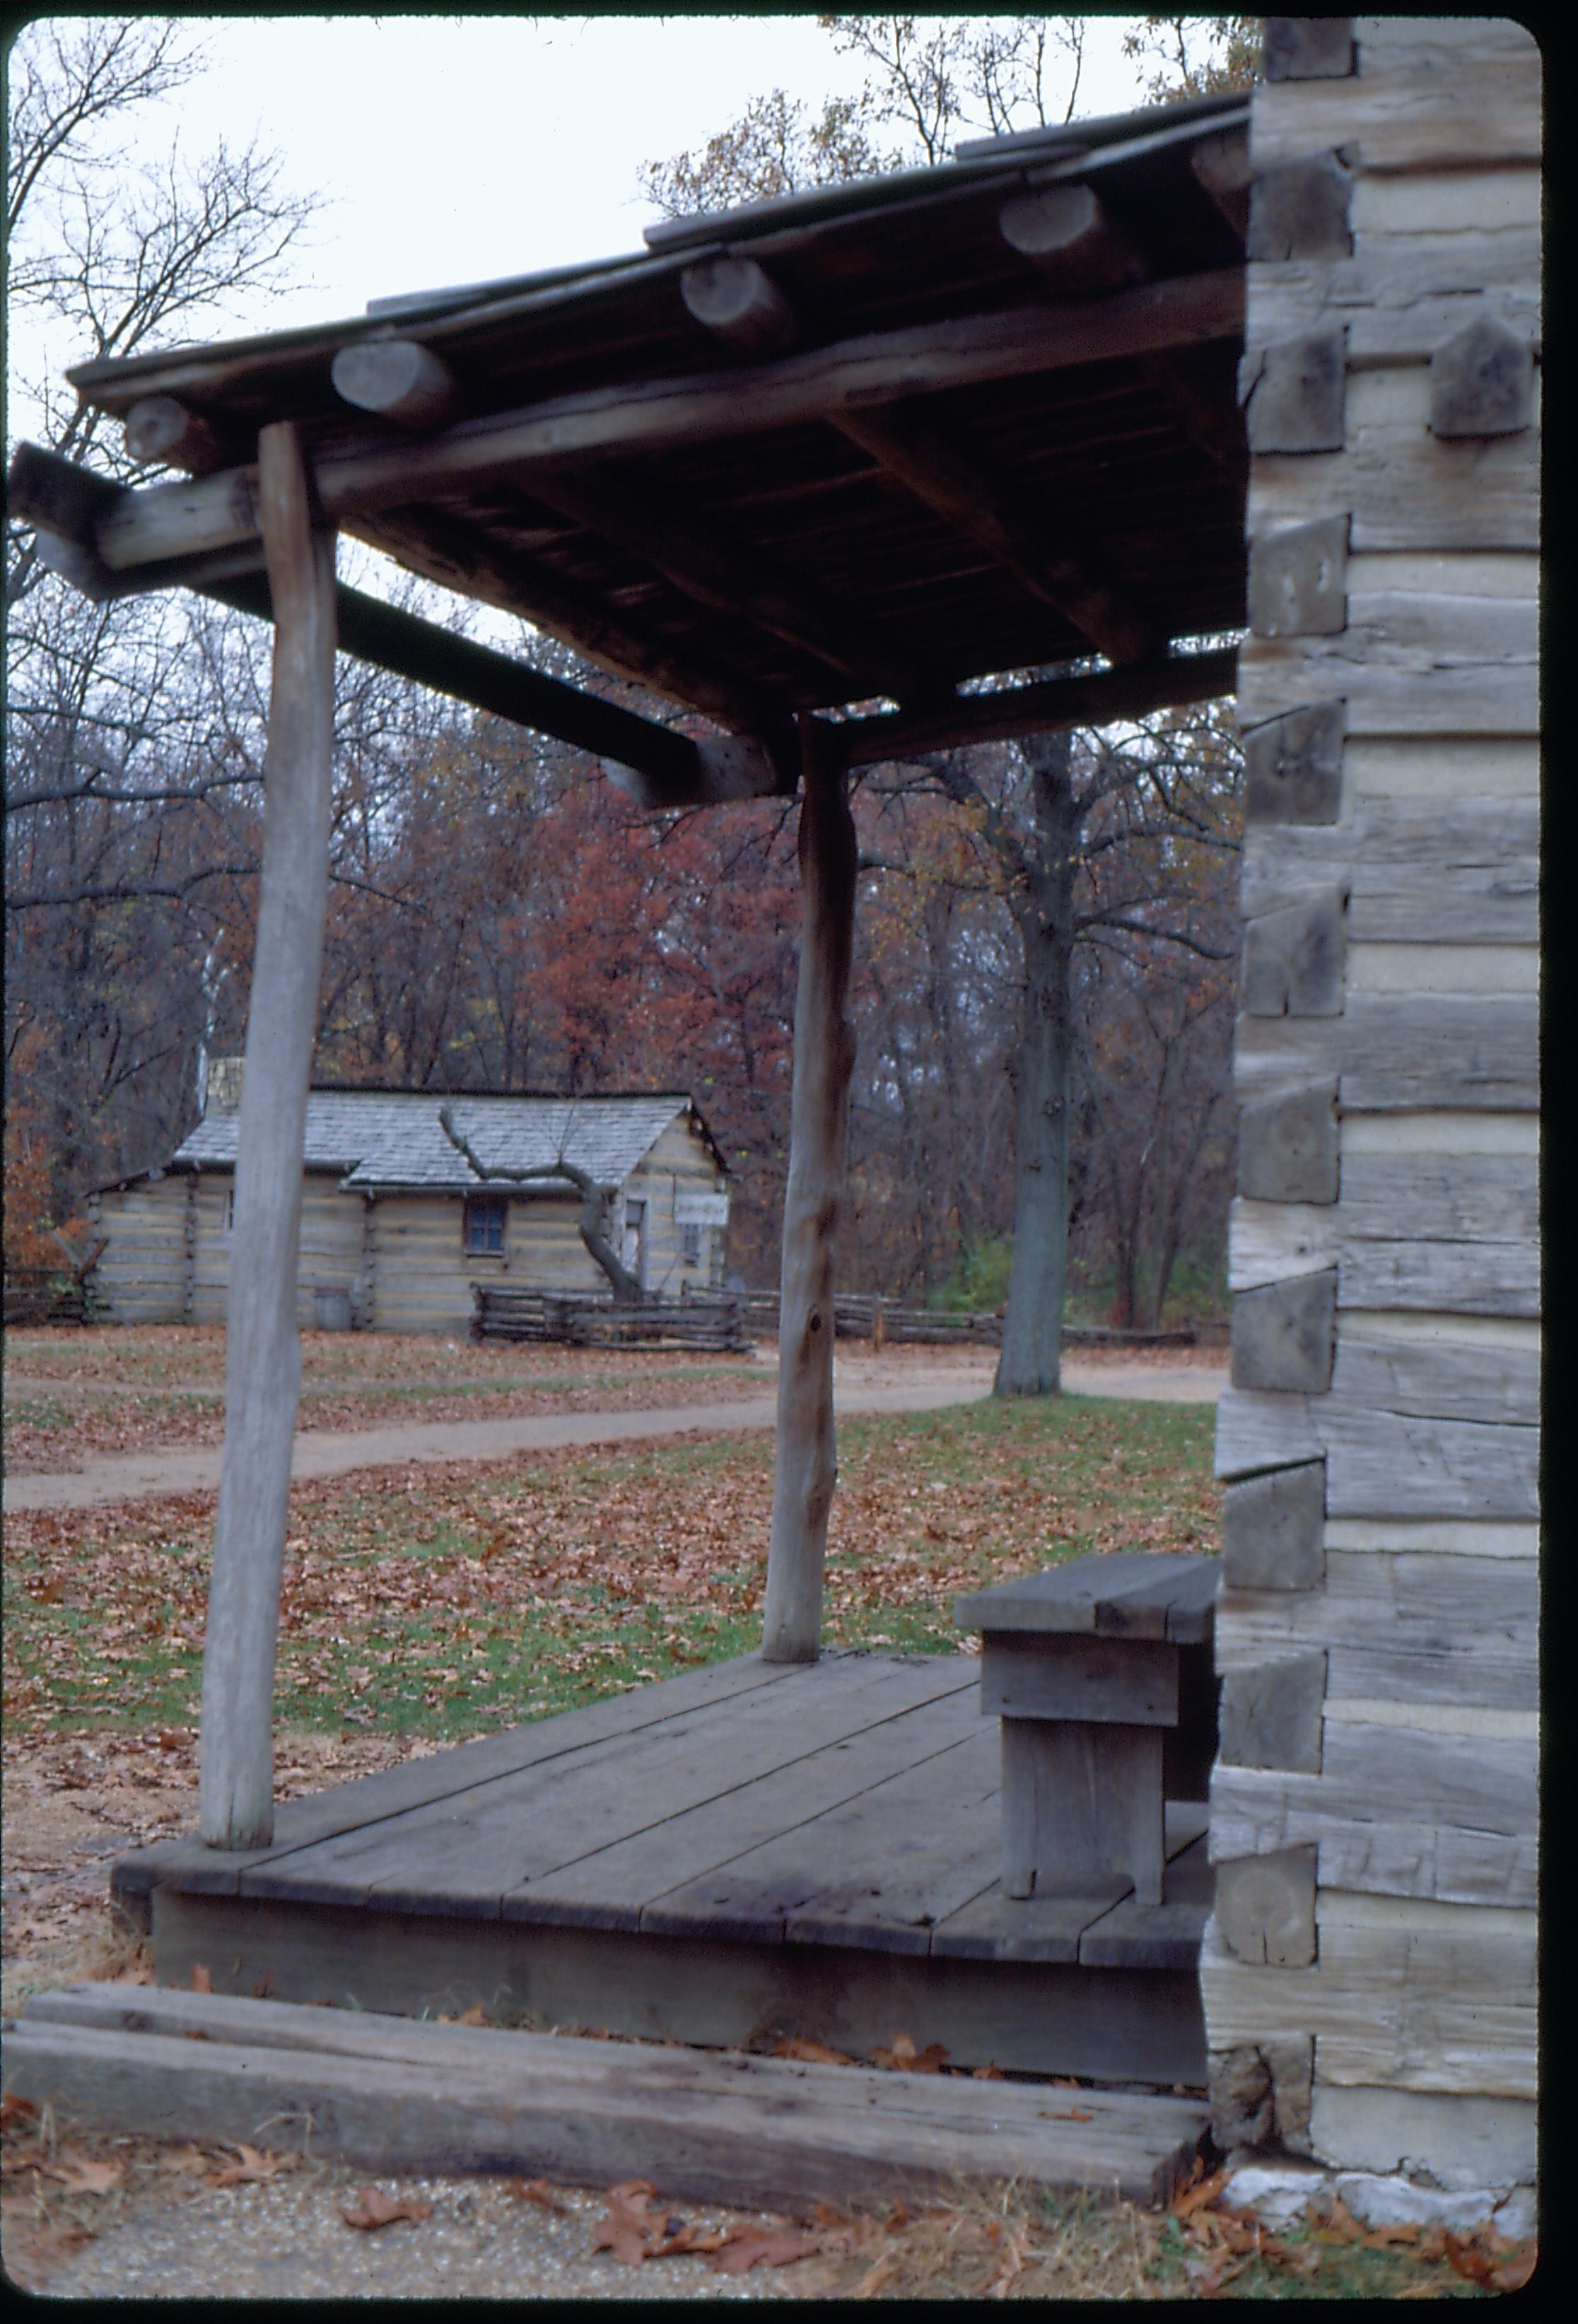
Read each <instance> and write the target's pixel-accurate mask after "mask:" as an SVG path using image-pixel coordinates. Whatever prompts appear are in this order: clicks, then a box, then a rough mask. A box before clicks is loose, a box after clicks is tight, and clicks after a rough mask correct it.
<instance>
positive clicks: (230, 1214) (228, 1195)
mask: <svg viewBox="0 0 1578 2324" xmlns="http://www.w3.org/2000/svg"><path fill="white" fill-rule="evenodd" d="M234 1227H235V1187H234V1186H226V1189H225V1231H226V1234H229V1233H230V1232H231V1231H232V1229H233V1228H234Z"/></svg>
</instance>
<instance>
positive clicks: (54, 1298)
mask: <svg viewBox="0 0 1578 2324" xmlns="http://www.w3.org/2000/svg"><path fill="white" fill-rule="evenodd" d="M102 1250H104V1244H103V1243H102V1242H100V1243H99V1244H98V1245H97V1248H96V1249H95V1250H94V1251H93V1252H92V1254H91V1255H90V1256H89V1257H88V1259H84V1260H83V1261H82V1262H81V1264H80V1265H76V1266H59V1267H8V1268H6V1269H5V1292H4V1306H3V1310H0V1317H3V1320H4V1321H5V1323H92V1322H93V1320H94V1318H95V1315H96V1314H97V1312H98V1302H97V1300H96V1298H95V1295H94V1291H93V1287H92V1286H91V1284H90V1283H89V1281H88V1277H89V1276H90V1275H91V1273H92V1271H93V1267H94V1263H95V1261H96V1260H97V1259H98V1257H99V1254H100V1252H102Z"/></svg>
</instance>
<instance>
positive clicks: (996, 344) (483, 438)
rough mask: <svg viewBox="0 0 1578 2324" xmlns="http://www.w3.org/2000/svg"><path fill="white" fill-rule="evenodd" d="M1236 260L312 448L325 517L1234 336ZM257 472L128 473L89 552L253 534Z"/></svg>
mask: <svg viewBox="0 0 1578 2324" xmlns="http://www.w3.org/2000/svg"><path fill="white" fill-rule="evenodd" d="M1243 295H1244V290H1243V274H1242V271H1241V269H1240V268H1235V267H1228V268H1223V269H1220V270H1217V271H1215V272H1211V273H1207V274H1198V275H1182V276H1177V277H1175V278H1173V279H1172V280H1170V281H1165V282H1144V283H1140V284H1139V285H1137V286H1136V287H1135V288H1134V289H1132V290H1129V291H1117V292H1114V293H1113V294H1112V296H1111V297H1109V298H1103V299H1089V300H1080V301H1070V302H1068V303H1066V304H1057V303H1053V302H1051V301H1046V302H1041V303H1038V304H1037V305H1035V306H1031V307H1026V308H1015V309H1010V310H1009V311H1007V312H1006V313H998V314H990V315H967V316H960V317H955V318H950V319H949V320H947V321H945V322H941V323H928V324H924V325H920V326H917V327H913V328H910V329H907V330H901V331H888V332H880V333H875V334H872V336H870V337H865V338H861V339H852V340H844V341H842V342H839V343H838V344H836V345H835V346H827V347H818V348H814V349H810V350H808V351H807V352H805V353H803V354H800V355H789V356H787V357H784V358H782V359H780V361H778V362H775V363H770V364H753V365H752V366H751V367H750V368H749V369H748V370H742V371H730V372H725V373H724V374H718V373H716V372H709V373H706V374H702V375H700V376H699V377H687V378H683V379H660V380H647V381H642V382H641V383H637V384H635V385H631V386H620V387H611V388H598V389H592V390H586V391H583V392H578V393H577V394H573V395H565V396H558V397H555V398H553V399H551V400H550V401H546V402H542V403H539V404H534V405H531V406H529V407H528V408H527V409H525V410H518V411H508V412H496V413H490V414H488V415H487V416H485V417H484V418H481V419H473V420H463V421H461V422H460V423H459V424H458V425H457V426H455V427H452V428H449V429H446V430H444V431H443V432H442V433H441V434H439V435H437V436H431V437H426V438H418V439H416V440H414V441H402V442H393V443H392V442H389V441H387V440H383V439H381V440H379V441H378V442H376V443H368V444H366V445H364V446H359V447H358V446H352V447H336V448H334V449H331V450H326V451H324V452H322V453H320V454H319V455H318V457H317V458H316V459H314V460H313V462H312V464H311V465H312V481H313V486H314V490H315V492H316V494H317V498H318V505H319V507H320V508H321V510H322V512H323V515H324V517H325V518H326V520H328V521H331V522H335V523H338V522H341V521H344V520H346V518H349V517H355V516H358V515H362V514H365V513H369V512H372V511H374V509H377V508H381V507H395V506H400V505H402V504H403V505H408V506H409V505H410V504H411V503H412V502H415V501H420V500H421V499H422V498H424V496H429V497H434V498H453V497H455V496H456V495H457V494H460V493H465V492H466V490H467V489H468V488H474V487H475V486H478V485H482V484H489V483H496V482H498V481H499V480H500V479H503V478H508V479H510V480H512V481H513V482H518V483H520V484H522V485H524V486H526V487H527V488H528V489H530V484H531V475H532V473H533V471H541V472H546V471H548V470H550V469H555V468H558V469H563V468H566V467H568V466H574V465H577V464H580V463H585V462H587V461H597V460H601V459H610V458H619V457H633V456H639V455H640V454H641V453H645V452H659V451H664V450H668V449H670V448H674V447H679V446H684V445H696V444H704V443H707V442H710V441H713V440H716V439H727V438H740V437H743V436H751V435H756V434H762V433H766V432H768V431H770V430H771V429H778V428H789V427H794V426H798V425H802V424H804V423H806V422H811V421H817V420H831V419H835V418H837V417H838V416H839V415H840V414H841V413H843V412H845V411H854V410H869V409H870V408H871V407H872V405H873V404H878V403H887V402H899V401H904V400H906V399H909V398H912V397H915V396H918V395H923V394H927V393H940V392H945V391H946V390H948V389H952V388H957V387H966V386H972V385H977V384H980V383H984V382H986V381H991V380H1005V379H1022V378H1028V377H1031V376H1034V375H1035V374H1040V373H1051V372H1057V371H1062V370H1066V369H1070V368H1072V367H1074V366H1075V365H1077V364H1088V363H1097V362H1103V361H1106V360H1109V359H1112V358H1114V357H1120V356H1130V355H1147V354H1154V353H1156V352H1158V350H1161V349H1165V348H1167V347H1172V346H1195V345H1197V344H1200V343H1202V342H1204V341H1208V340H1214V339H1223V338H1229V339H1232V338H1236V337H1239V336H1240V335H1241V332H1242V329H1243ZM255 497H256V471H255V469H253V468H250V467H236V468H232V469H227V470H225V471H223V472H221V473H220V474H218V475H213V476H208V477H203V478H200V479H198V480H197V481H195V482H191V483H182V484H152V485H146V486H143V487H142V488H141V489H140V490H138V491H137V492H135V493H132V494H130V495H128V496H127V499H126V500H125V502H122V503H117V504H116V506H115V509H114V510H113V511H111V512H110V513H109V515H108V516H107V517H106V519H105V521H104V522H103V524H102V525H101V528H100V531H99V534H98V539H97V549H98V554H99V556H100V557H101V558H102V559H103V561H104V562H105V563H106V565H108V566H110V567H114V568H116V569H119V568H122V567H127V566H132V565H139V564H152V563H155V562H157V561H160V560H161V559H164V558H171V557H184V556H191V555H193V554H195V553H197V552H198V550H202V549H221V548H229V547H232V546H234V545H235V543H236V542H237V541H241V540H249V539H255V538H256V537H257V515H256V505H255Z"/></svg>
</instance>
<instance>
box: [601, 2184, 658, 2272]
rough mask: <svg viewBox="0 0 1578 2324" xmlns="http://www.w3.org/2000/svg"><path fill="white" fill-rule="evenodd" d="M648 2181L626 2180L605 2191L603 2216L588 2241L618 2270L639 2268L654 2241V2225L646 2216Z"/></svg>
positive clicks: (648, 2210) (649, 2200)
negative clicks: (606, 2256) (606, 2209)
mask: <svg viewBox="0 0 1578 2324" xmlns="http://www.w3.org/2000/svg"><path fill="white" fill-rule="evenodd" d="M651 2200H652V2186H651V2181H650V2180H646V2179H627V2180H626V2181H624V2182H623V2184H622V2185H621V2186H618V2187H611V2188H610V2189H609V2190H608V2211H607V2216H606V2217H605V2218H604V2220H603V2223H602V2225H601V2226H600V2227H598V2229H597V2232H596V2234H595V2236H593V2238H592V2249H593V2250H594V2251H595V2252H599V2251H605V2252H607V2253H609V2254H610V2255H612V2257H613V2258H614V2259H615V2260H617V2261H618V2262H619V2264H620V2265H621V2266H622V2267H639V2266H640V2265H641V2262H642V2260H644V2259H646V2258H647V2257H648V2256H649V2255H650V2254H651V2249H652V2246H654V2244H656V2242H657V2241H658V2231H657V2223H656V2221H655V2220H653V2219H652V2218H651V2217H650V2212H651Z"/></svg>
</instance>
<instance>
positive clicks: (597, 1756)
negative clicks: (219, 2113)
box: [115, 1653, 1211, 2083]
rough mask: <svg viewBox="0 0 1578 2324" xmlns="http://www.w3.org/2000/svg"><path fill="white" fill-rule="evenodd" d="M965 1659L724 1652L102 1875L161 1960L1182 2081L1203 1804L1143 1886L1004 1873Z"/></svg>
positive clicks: (683, 2025) (276, 1991)
mask: <svg viewBox="0 0 1578 2324" xmlns="http://www.w3.org/2000/svg"><path fill="white" fill-rule="evenodd" d="M979 1673H980V1664H979V1662H978V1661H976V1660H975V1659H974V1658H973V1657H971V1656H967V1655H937V1656H929V1655H927V1656H919V1655H918V1656H910V1657H900V1656H890V1655H876V1654H863V1653H835V1654H831V1655H826V1656H825V1657H824V1659H823V1660H822V1661H821V1662H819V1663H817V1664H815V1665H768V1664H764V1663H762V1662H761V1660H760V1659H759V1658H758V1657H757V1656H755V1655H747V1656H743V1657H742V1658H740V1659H738V1660H736V1661H734V1662H729V1663H724V1664H717V1665H711V1666H709V1667H708V1668H706V1669H705V1670H699V1671H695V1672H690V1673H687V1674H685V1675H684V1676H683V1677H680V1678H676V1679H670V1680H668V1681H665V1682H663V1683H658V1684H654V1685H650V1686H646V1687H642V1688H640V1689H638V1690H636V1691H634V1692H631V1693H629V1694H624V1695H620V1696H616V1697H614V1698H613V1699H612V1700H610V1701H604V1702H600V1703H596V1704H594V1705H591V1706H589V1707H588V1708H586V1710H581V1711H569V1712H567V1713H564V1714H562V1715H561V1716H559V1717H558V1718H554V1719H549V1720H541V1721H539V1722H538V1723H536V1724H534V1725H532V1726H529V1727H522V1728H519V1729H512V1731H510V1732H509V1733H506V1734H502V1735H496V1736H490V1737H487V1738H483V1739H482V1740H479V1741H477V1742H475V1743H468V1744H464V1745H461V1746H459V1747H457V1748H453V1749H449V1750H447V1751H442V1752H438V1753H436V1754H434V1755H432V1756H430V1757H427V1758H423V1759H417V1760H412V1761H409V1762H407V1763H406V1765H405V1766H401V1767H398V1768H394V1769H392V1770H390V1771H389V1772H387V1773H386V1774H383V1775H374V1776H370V1777H367V1778H365V1779H364V1780H362V1781H360V1782H357V1783H353V1784H341V1785H339V1786H337V1788H335V1789H334V1790H332V1791H328V1792H325V1793H321V1794H318V1795H317V1796H316V1797H314V1798H311V1799H307V1800H300V1801H294V1802H291V1803H286V1804H285V1805H283V1806H282V1807H281V1810H280V1812H279V1815H278V1819H277V1823H276V1834H275V1840H274V1843H273V1845H272V1847H271V1848H268V1849H262V1850H257V1851H253V1852H250V1853H248V1854H245V1855H229V1854H225V1853H221V1852H219V1851H217V1850H214V1849H208V1848H205V1847H204V1846H202V1845H201V1844H200V1843H199V1842H197V1841H194V1840H174V1841H168V1842H165V1843H163V1844H161V1846H159V1847H156V1848H152V1849H143V1850H140V1851H138V1852H137V1853H136V1854H135V1855H133V1856H129V1857H126V1858H122V1860H121V1861H120V1863H119V1864H117V1866H116V1867H115V1894H116V1896H117V1898H118V1900H119V1901H120V1903H121V1904H122V1905H123V1908H124V1909H125V1910H126V1911H127V1912H128V1913H129V1914H132V1915H133V1916H134V1918H136V1919H138V1920H139V1921H140V1922H141V1923H142V1924H143V1925H144V1926H145V1927H149V1928H151V1931H152V1943H153V1954H154V1968H155V1975H156V1978H157V1979H158V1982H159V1983H160V1984H161V1985H189V1984H190V1982H191V1974H192V1969H193V1968H194V1966H195V1965H197V1964H198V1963H201V1964H202V1965H203V1966H204V1967H205V1968H207V1969H208V1971H209V1973H210V1975H211V1977H212V1978H213V1982H214V1988H215V1990H216V1991H217V1992H228V1993H241V1994H250V1993H258V1992H265V1993H268V1994H271V1995H273V1996H275V1997H278V1998H280V1999H281V2000H290V2001H327V2002H331V2003H337V2004H339V2005H341V2006H360V2007H362V2008H369V2009H374V2010H389V2011H395V2012H398V2013H400V2014H403V2015H438V2014H439V2013H445V2014H457V2013H458V2012H459V2011H461V2010H463V2009H466V2008H467V2007H469V2006H473V2005H474V2004H477V2003H480V2004H481V2006H483V2008H484V2010H485V2011H486V2012H487V2014H488V2015H489V2016H490V2017H493V2018H494V2019H496V2020H500V2021H503V2022H505V2023H512V2024H525V2025H538V2026H542V2025H549V2024H552V2025H559V2026H566V2025H580V2026H584V2027H595V2028H603V2027H606V2028H607V2029H608V2030H609V2031H610V2032H614V2033H630V2034H642V2035H656V2036H660V2037H661V2036H667V2037H669V2038H673V2039H676V2040H679V2041H683V2042H697V2043H709V2044H723V2045H726V2046H734V2047H749V2046H752V2045H754V2046H761V2045H762V2044H763V2043H771V2042H772V2041H773V2040H775V2039H778V2038H782V2037H786V2036H788V2035H791V2034H801V2035H805V2036H808V2037H810V2038H812V2039H815V2040H817V2041H821V2042H824V2043H827V2044H828V2045H829V2046H830V2047H833V2048H836V2049H840V2050H845V2051H849V2052H854V2054H857V2055H864V2054H869V2052H871V2051H872V2049H873V2048H875V2047H877V2046H879V2045H881V2044H886V2043H891V2042H892V2041H893V2039H894V2037H895V2035H896V2034H898V2033H908V2034H909V2037H910V2038H911V2039H912V2040H913V2041H914V2042H915V2043H916V2044H917V2046H918V2047H921V2048H924V2047H925V2046H926V2044H927V2043H929V2042H933V2041H940V2042H942V2043H943V2044H944V2045H945V2047H946V2050H947V2052H948V2054H949V2057H950V2060H951V2061H953V2062H955V2063H957V2064H961V2065H974V2064H983V2063H985V2062H987V2061H988V2060H994V2061H995V2062H996V2063H997V2064H998V2065H999V2066H1000V2067H1004V2068H1007V2069H1010V2070H1014V2069H1017V2070H1021V2071H1035V2072H1043V2073H1071V2074H1082V2075H1090V2076H1095V2077H1100V2078H1103V2079H1109V2080H1138V2081H1146V2082H1167V2083H1171V2082H1187V2083H1198V2082H1202V2081H1204V2074H1205V2059H1204V2031H1203V2026H1202V2022H1201V2011H1200V2001H1199V1989H1198V1978H1197V1964H1198V1959H1199V1950H1200V1940H1201V1934H1202V1932H1203V1930H1204V1923H1205V1919H1206V1915H1207V1914H1208V1912H1209V1910H1210V1896H1211V1875H1210V1868H1209V1867H1208V1865H1207V1863H1206V1861H1205V1843H1204V1815H1205V1812H1204V1808H1202V1807H1199V1806H1194V1805H1183V1804H1174V1805H1170V1806H1169V1808H1168V1811H1167V1815H1168V1851H1169V1864H1168V1869H1167V1888H1166V1894H1165V1896H1164V1900H1163V1902H1162V1904H1160V1905H1159V1906H1155V1907H1151V1908H1149V1909H1146V1908H1143V1907H1141V1906H1140V1905H1138V1904H1136V1903H1135V1901H1134V1898H1133V1896H1132V1894H1131V1893H1130V1892H1129V1891H1128V1890H1127V1889H1126V1887H1125V1886H1124V1885H1123V1884H1122V1883H1121V1881H1114V1882H1112V1883H1111V1884H1110V1885H1109V1886H1107V1887H1106V1888H1105V1889H1103V1890H1101V1891H1098V1892H1095V1893H1093V1894H1091V1895H1082V1896H1078V1897H1066V1898H1064V1897H1054V1898H1035V1899H1032V1900H1030V1901H1029V1902H1022V1903H1021V1902H1017V1901H1014V1900H1011V1899H1009V1898H1006V1897H1004V1896H1002V1895H1001V1892H1000V1890H999V1887H998V1864H999V1845H1000V1843H999V1829H998V1799H997V1792H998V1750H999V1740H998V1722H997V1721H996V1720H995V1719H991V1720H989V1719H985V1718H983V1716H982V1714H981V1711H980V1708H979V1687H978V1680H979Z"/></svg>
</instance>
